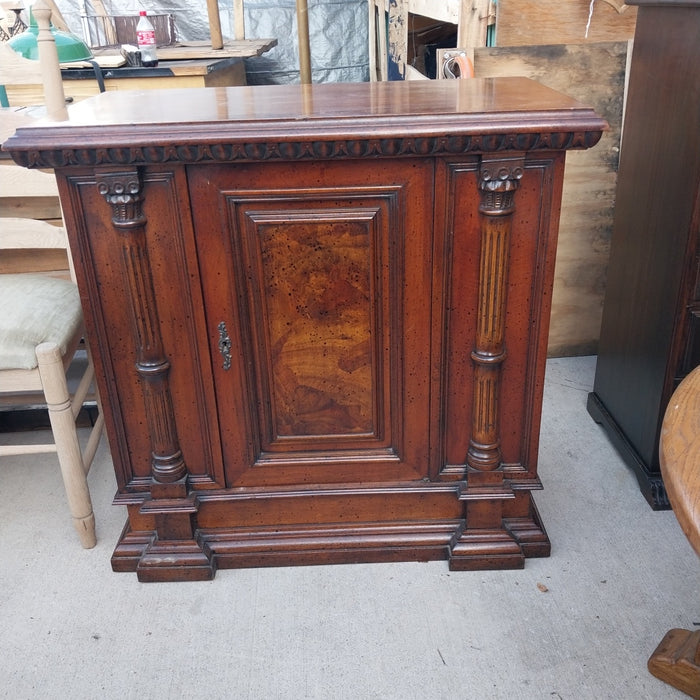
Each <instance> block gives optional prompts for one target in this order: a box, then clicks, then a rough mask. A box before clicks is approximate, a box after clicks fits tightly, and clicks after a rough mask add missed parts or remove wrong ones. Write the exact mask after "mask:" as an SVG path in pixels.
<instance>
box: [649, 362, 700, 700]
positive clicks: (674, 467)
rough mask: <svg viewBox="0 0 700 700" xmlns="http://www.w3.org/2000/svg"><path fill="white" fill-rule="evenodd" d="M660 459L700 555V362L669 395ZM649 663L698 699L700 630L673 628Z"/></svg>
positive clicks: (660, 675) (676, 510)
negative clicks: (699, 365)
mask: <svg viewBox="0 0 700 700" xmlns="http://www.w3.org/2000/svg"><path fill="white" fill-rule="evenodd" d="M659 459H660V462H661V473H662V474H663V479H664V485H665V487H666V493H667V494H668V499H669V501H670V502H671V506H672V507H673V511H674V513H675V514H676V517H677V518H678V522H679V523H680V526H681V529H682V530H683V532H684V533H685V535H686V537H687V538H688V540H689V541H690V544H691V545H692V547H693V549H694V550H695V551H696V553H697V554H698V555H700V367H697V368H696V369H694V370H693V371H692V372H691V373H690V374H689V375H688V376H687V377H686V378H685V379H684V380H683V381H682V382H681V384H680V385H679V387H678V388H677V389H676V391H675V392H674V394H673V396H672V397H671V400H670V402H669V404H668V407H667V409H666V413H665V415H664V420H663V424H662V427H661V437H660V445H659ZM648 667H649V671H650V672H651V673H652V674H653V675H654V676H656V677H657V678H660V679H661V680H662V681H665V682H666V683H668V684H669V685H672V686H673V687H674V688H678V689H679V690H682V691H683V692H684V693H686V694H688V695H690V696H691V697H693V698H696V700H700V630H695V631H693V632H691V631H689V630H683V629H672V630H670V631H669V632H668V633H667V634H666V636H665V637H664V638H663V640H662V642H661V644H659V646H658V647H657V648H656V651H654V653H653V654H652V655H651V658H650V659H649V663H648Z"/></svg>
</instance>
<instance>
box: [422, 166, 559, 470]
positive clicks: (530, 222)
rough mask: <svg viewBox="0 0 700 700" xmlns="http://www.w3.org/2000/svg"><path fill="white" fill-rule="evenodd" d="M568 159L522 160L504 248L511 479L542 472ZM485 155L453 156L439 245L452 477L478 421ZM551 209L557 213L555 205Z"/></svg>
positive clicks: (505, 420) (442, 408) (505, 403)
mask: <svg viewBox="0 0 700 700" xmlns="http://www.w3.org/2000/svg"><path fill="white" fill-rule="evenodd" d="M563 165H564V158H563V155H562V154H560V155H558V156H554V157H552V156H547V157H546V158H541V157H539V156H538V155H537V154H534V155H531V156H529V157H528V158H527V159H526V161H525V172H524V175H523V178H522V180H521V183H520V186H519V189H518V191H517V192H516V194H515V212H514V214H513V225H512V233H511V238H510V246H509V251H508V256H507V298H506V311H505V313H506V322H505V352H506V358H505V360H504V362H503V368H502V382H501V392H500V397H499V409H498V412H499V413H498V414H499V421H500V425H501V435H500V440H501V451H502V466H503V467H504V468H505V469H506V470H507V471H508V473H509V476H511V477H513V478H524V479H526V478H534V477H535V476H536V473H537V449H538V443H539V428H540V424H539V418H538V417H539V415H540V409H541V403H542V390H543V381H544V368H545V360H546V342H547V333H548V329H549V313H550V309H551V293H552V283H553V276H554V260H555V252H556V240H557V233H558V222H559V221H558V215H557V208H558V205H559V202H560V199H561V180H562V175H563ZM478 176H479V173H478V163H473V162H453V163H449V164H446V169H445V173H444V177H445V180H444V182H445V194H444V201H445V202H446V204H445V208H446V213H445V214H444V216H438V217H437V221H438V225H440V223H439V222H441V221H443V220H444V222H445V223H444V227H445V243H444V254H443V255H442V256H441V255H439V254H438V253H437V252H436V254H435V259H436V260H438V259H441V260H442V261H443V265H444V271H442V272H438V273H437V274H436V279H443V280H444V284H443V291H442V295H443V297H442V299H440V298H439V297H436V303H437V304H438V305H439V306H441V307H442V309H440V308H438V309H436V311H435V312H434V318H435V319H437V318H439V315H440V313H442V314H443V317H444V321H443V322H442V327H441V328H438V329H437V332H438V333H439V334H440V335H439V337H441V338H442V340H441V341H440V346H436V345H435V344H434V350H433V352H434V353H438V354H437V355H436V357H438V356H439V357H440V366H441V367H442V377H441V384H440V386H441V389H440V395H441V397H442V398H441V401H440V405H439V407H437V406H436V409H434V410H437V411H438V416H439V420H441V421H442V422H443V424H442V426H441V427H440V428H439V429H437V430H436V431H435V435H436V439H437V440H438V441H440V444H439V445H438V446H437V448H436V451H435V458H436V459H437V460H438V470H439V471H440V472H441V473H442V474H443V476H444V477H446V478H454V477H456V476H459V475H460V474H464V473H465V470H466V463H465V459H466V455H467V449H468V448H469V437H470V435H469V430H470V426H471V411H472V395H471V387H472V381H473V376H474V373H473V362H472V359H471V352H472V351H473V349H474V347H475V335H476V318H475V311H474V310H475V308H476V304H477V294H478V284H479V280H478V277H479V256H480V226H481V222H480V215H479V196H478ZM552 208H554V210H555V211H554V213H552V212H551V209H552Z"/></svg>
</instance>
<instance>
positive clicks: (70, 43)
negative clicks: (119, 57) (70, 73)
mask: <svg viewBox="0 0 700 700" xmlns="http://www.w3.org/2000/svg"><path fill="white" fill-rule="evenodd" d="M51 34H53V38H54V39H55V41H56V50H57V51H58V61H59V63H70V62H71V61H86V60H87V59H89V58H92V51H90V49H89V48H88V47H87V45H86V44H85V42H84V41H83V40H82V39H81V38H80V37H77V36H75V34H71V33H70V32H63V31H61V30H60V29H56V27H54V26H53V24H52V25H51ZM38 35H39V26H38V25H37V23H36V19H34V14H33V13H32V11H31V8H30V10H29V26H28V27H27V28H26V29H25V30H24V31H23V32H22V33H21V34H17V35H16V36H13V37H12V39H10V40H9V41H8V42H7V44H8V45H9V46H10V47H11V48H12V49H13V50H14V51H16V52H17V53H18V54H19V55H20V56H22V57H23V58H29V59H31V60H33V61H38V60H39V46H38V44H37V36H38Z"/></svg>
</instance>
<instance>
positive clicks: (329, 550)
mask: <svg viewBox="0 0 700 700" xmlns="http://www.w3.org/2000/svg"><path fill="white" fill-rule="evenodd" d="M604 128H605V124H604V122H603V121H602V120H601V119H600V118H599V117H597V116H596V115H595V114H594V113H593V112H592V111H591V110H590V109H588V108H586V107H585V106H583V105H580V104H578V103H577V102H574V101H573V100H570V99H569V98H567V97H564V96H562V95H560V94H558V93H556V92H553V91H551V90H549V89H547V88H544V87H541V86H539V85H538V84H536V83H533V82H531V81H527V80H521V79H511V78H506V79H489V80H460V81H440V82H427V83H383V84H355V85H349V84H344V85H316V86H284V87H283V86H268V87H254V88H246V87H244V88H214V89H202V90H189V91H162V92H149V93H123V92H122V93H119V94H116V93H104V94H102V95H99V96H98V97H96V98H92V99H89V100H86V101H84V102H81V103H79V104H77V105H75V106H74V107H73V108H72V109H71V111H70V120H69V121H67V122H64V123H60V124H50V123H45V124H40V125H37V126H34V127H31V128H25V129H21V130H19V131H18V132H17V133H16V134H15V136H14V137H13V138H12V139H10V141H9V142H8V144H7V145H6V148H8V149H9V150H10V152H11V154H12V156H13V157H14V158H15V160H17V162H19V163H20V164H22V165H25V166H28V167H52V168H55V170H56V173H57V177H58V182H59V189H60V194H61V199H62V203H63V207H64V212H65V219H66V224H67V227H68V229H69V232H70V237H71V242H72V249H73V256H74V259H75V264H76V268H77V274H78V278H79V285H80V290H81V295H82V299H83V303H84V307H85V314H86V322H87V327H88V332H89V334H90V340H91V343H92V345H93V347H94V354H95V356H96V357H95V363H96V366H97V371H98V375H99V389H100V393H101V396H102V400H103V403H104V404H105V405H104V414H105V418H106V423H107V428H108V434H109V440H110V446H111V450H112V457H113V462H114V469H115V471H116V475H117V481H118V493H117V495H116V503H117V504H119V505H122V506H126V509H127V511H128V521H127V524H126V527H125V529H124V531H123V533H122V535H121V537H120V539H119V542H118V543H117V545H116V549H115V551H114V555H113V558H112V564H113V568H114V569H115V570H117V571H136V572H137V574H138V576H139V578H140V579H141V580H143V581H162V580H188V579H207V578H211V577H212V576H213V575H214V572H215V570H216V569H217V567H239V566H266V565H291V564H311V563H332V562H338V563H340V562H357V561H391V560H427V559H449V563H450V567H451V568H452V569H456V570H461V569H478V568H507V567H520V566H522V565H523V563H524V559H525V558H526V557H529V556H546V555H547V554H548V552H549V541H548V538H547V535H546V533H545V530H544V527H543V525H542V523H541V521H540V518H539V516H538V513H537V510H536V508H535V505H534V502H533V499H532V495H531V494H532V491H533V490H536V489H539V488H541V484H540V480H539V478H538V475H537V450H538V437H539V429H540V407H541V402H542V388H543V377H544V366H545V356H546V343H547V330H548V320H549V310H550V296H551V288H552V277H553V267H554V259H555V250H556V237H557V226H558V209H559V202H560V196H561V186H562V176H563V169H564V157H565V152H566V150H567V149H571V148H588V147H590V146H593V145H594V144H595V143H596V142H597V141H598V139H599V137H600V134H601V131H602V129H604Z"/></svg>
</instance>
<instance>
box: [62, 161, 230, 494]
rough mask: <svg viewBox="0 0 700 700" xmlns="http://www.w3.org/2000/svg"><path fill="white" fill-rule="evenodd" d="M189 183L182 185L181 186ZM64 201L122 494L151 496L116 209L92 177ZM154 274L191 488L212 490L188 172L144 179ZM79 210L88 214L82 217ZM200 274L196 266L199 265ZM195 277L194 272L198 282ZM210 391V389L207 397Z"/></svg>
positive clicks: (215, 475)
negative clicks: (114, 219) (138, 492)
mask: <svg viewBox="0 0 700 700" xmlns="http://www.w3.org/2000/svg"><path fill="white" fill-rule="evenodd" d="M181 178H183V179H182V180H181V181H180V182H178V180H180V179H181ZM66 183H67V185H65V186H64V187H65V188H66V189H67V192H66V198H65V200H64V201H67V202H72V201H76V202H77V201H79V202H80V205H79V207H74V206H72V205H69V206H67V207H66V208H67V209H69V210H70V211H71V214H70V215H69V218H67V224H68V228H69V235H70V237H71V246H72V250H73V254H74V256H75V257H76V259H77V260H78V261H80V260H87V261H90V262H88V263H84V262H79V264H77V265H76V272H77V274H78V282H79V286H80V290H81V297H82V301H83V307H84V309H85V316H86V325H87V328H88V331H89V333H90V340H91V342H92V344H93V346H94V355H95V364H96V369H97V381H98V385H99V388H100V392H101V393H102V395H103V397H104V398H105V399H108V400H105V401H103V403H104V405H105V417H106V423H107V429H108V433H109V436H110V444H111V445H113V446H114V448H113V458H114V461H115V467H116V471H117V477H118V484H119V489H120V491H121V492H127V491H133V490H145V489H146V488H147V487H148V485H149V483H150V478H151V449H152V448H151V444H150V437H149V433H148V430H147V428H146V426H147V425H148V421H147V417H146V413H145V411H146V409H145V404H144V400H143V392H142V387H141V385H140V383H139V377H138V373H137V371H136V361H137V350H136V346H137V342H138V340H137V338H136V330H135V327H134V324H133V321H132V318H131V312H130V306H129V295H130V293H131V292H130V290H129V284H128V280H127V278H126V277H125V274H124V268H123V264H122V260H121V250H122V241H121V240H120V234H119V233H118V232H117V231H116V230H115V229H114V227H113V226H112V223H111V210H110V207H109V206H108V205H107V203H106V202H105V200H104V198H103V197H102V196H101V195H100V194H99V192H98V188H97V185H96V180H95V178H94V175H93V174H92V173H85V174H76V173H74V174H71V175H70V176H69V177H68V178H67V179H66ZM143 183H144V184H143V212H144V217H145V219H146V222H147V223H146V241H147V243H146V245H147V250H148V270H149V274H150V276H151V280H152V283H153V287H154V292H155V297H156V304H157V309H156V310H155V313H154V318H157V319H158V322H159V326H160V328H159V331H160V334H161V336H162V339H163V346H164V351H165V354H166V357H167V360H168V363H169V369H168V374H169V390H170V393H171V395H172V400H173V408H174V413H175V420H176V427H177V433H178V438H179V442H180V445H181V448H182V452H183V456H184V458H185V463H186V464H187V467H188V472H189V474H190V476H191V478H192V481H193V482H194V483H200V484H201V485H204V486H207V485H209V486H213V485H215V484H216V483H217V481H219V480H220V479H221V473H222V472H221V457H220V452H219V451H218V442H217V441H216V440H212V433H213V434H214V435H216V434H217V425H216V411H215V404H214V401H213V394H211V388H210V387H211V380H210V379H209V380H207V376H210V372H208V369H207V368H208V363H204V366H203V367H202V364H203V363H202V362H201V353H200V349H199V347H198V340H197V339H198V337H200V336H201V332H200V331H201V328H200V324H201V318H200V317H201V316H202V312H201V300H200V301H198V299H197V285H196V283H195V284H191V276H190V274H189V271H188V264H189V262H190V258H191V256H192V253H191V250H189V251H188V247H191V239H192V234H191V216H190V214H189V208H188V203H187V200H186V199H183V198H182V197H181V196H177V195H176V190H178V188H180V189H182V191H186V186H185V184H184V170H183V169H181V168H176V169H167V170H165V169H164V170H157V169H153V170H150V171H148V172H145V173H144V174H143ZM75 212H81V213H80V214H79V215H78V216H76V215H75ZM195 272H196V267H195ZM195 278H196V275H195ZM207 387H209V389H208V390H207Z"/></svg>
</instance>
